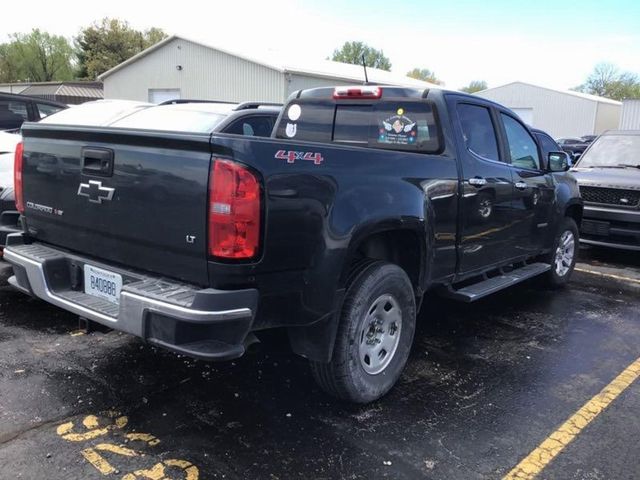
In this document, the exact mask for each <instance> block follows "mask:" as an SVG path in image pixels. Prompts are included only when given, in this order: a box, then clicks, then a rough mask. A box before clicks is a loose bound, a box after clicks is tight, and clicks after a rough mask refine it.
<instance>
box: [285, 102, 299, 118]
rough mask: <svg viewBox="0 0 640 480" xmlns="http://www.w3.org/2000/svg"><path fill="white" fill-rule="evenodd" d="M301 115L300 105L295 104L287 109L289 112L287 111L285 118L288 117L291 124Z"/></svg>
mask: <svg viewBox="0 0 640 480" xmlns="http://www.w3.org/2000/svg"><path fill="white" fill-rule="evenodd" d="M301 114H302V108H300V105H298V104H295V103H294V104H293V105H291V106H290V107H289V110H288V111H287V116H288V117H289V120H291V121H292V122H295V121H296V120H298V119H299V118H300V115H301Z"/></svg>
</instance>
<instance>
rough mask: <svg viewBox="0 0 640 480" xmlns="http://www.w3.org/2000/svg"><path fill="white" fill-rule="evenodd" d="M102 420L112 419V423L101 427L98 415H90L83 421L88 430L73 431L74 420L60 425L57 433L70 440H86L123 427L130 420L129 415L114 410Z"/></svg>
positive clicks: (107, 413) (108, 412)
mask: <svg viewBox="0 0 640 480" xmlns="http://www.w3.org/2000/svg"><path fill="white" fill-rule="evenodd" d="M105 417H106V418H105ZM102 420H106V422H109V421H111V422H112V423H111V424H108V425H105V426H103V427H101V426H100V425H101V422H100V419H99V418H98V417H96V416H95V415H88V416H86V417H84V420H83V421H82V425H83V426H84V428H85V429H86V430H87V431H86V432H82V433H76V432H73V429H74V424H73V422H67V423H63V424H62V425H60V426H58V428H57V429H56V433H57V434H58V435H60V436H61V437H62V438H64V439H65V440H67V441H69V442H86V441H87V440H93V439H94V438H98V437H101V436H103V435H106V434H107V433H109V431H110V430H114V429H116V428H118V429H122V428H124V427H126V426H127V423H128V422H129V419H128V418H127V417H125V416H122V415H120V413H118V412H116V411H113V410H110V411H107V412H105V413H104V416H103V417H102ZM106 422H102V423H106Z"/></svg>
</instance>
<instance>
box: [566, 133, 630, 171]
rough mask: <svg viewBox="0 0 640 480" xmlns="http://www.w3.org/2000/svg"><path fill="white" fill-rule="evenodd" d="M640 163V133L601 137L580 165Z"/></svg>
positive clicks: (611, 165)
mask: <svg viewBox="0 0 640 480" xmlns="http://www.w3.org/2000/svg"><path fill="white" fill-rule="evenodd" d="M636 165H640V135H605V136H603V137H599V138H598V139H597V140H596V141H595V142H594V143H593V144H592V145H591V148H589V150H587V152H586V153H585V154H584V155H583V156H582V158H581V159H580V161H579V162H578V165H577V166H578V167H620V166H636Z"/></svg>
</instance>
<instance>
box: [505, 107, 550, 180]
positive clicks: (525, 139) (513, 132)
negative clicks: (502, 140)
mask: <svg viewBox="0 0 640 480" xmlns="http://www.w3.org/2000/svg"><path fill="white" fill-rule="evenodd" d="M500 116H501V117H502V123H503V124H504V130H505V132H506V134H507V142H508V143H509V153H510V155H511V164H512V165H514V166H516V167H520V168H531V169H534V170H540V168H541V167H540V155H538V146H537V145H536V142H535V141H534V140H533V137H531V135H530V134H529V132H528V131H527V130H526V129H525V128H524V127H523V126H522V124H521V123H519V122H518V121H517V120H515V119H514V118H512V117H510V116H509V115H505V114H504V113H501V114H500Z"/></svg>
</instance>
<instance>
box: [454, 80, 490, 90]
mask: <svg viewBox="0 0 640 480" xmlns="http://www.w3.org/2000/svg"><path fill="white" fill-rule="evenodd" d="M487 88H489V85H487V82H485V81H484V80H474V81H472V82H471V83H469V85H467V86H466V87H462V88H461V89H460V91H461V92H467V93H476V92H479V91H481V90H486V89H487Z"/></svg>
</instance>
